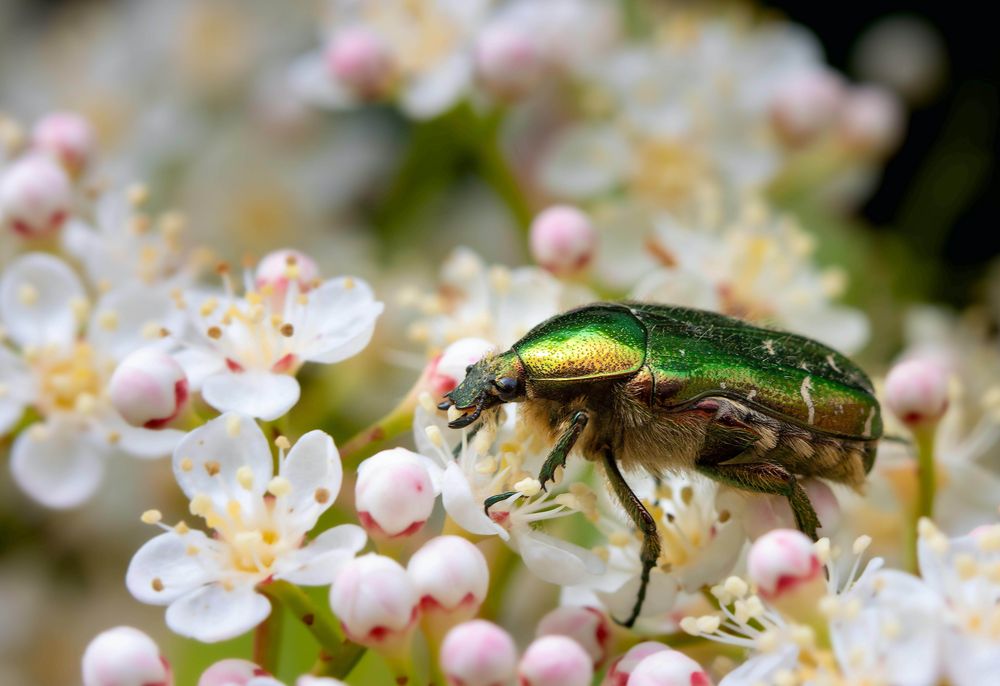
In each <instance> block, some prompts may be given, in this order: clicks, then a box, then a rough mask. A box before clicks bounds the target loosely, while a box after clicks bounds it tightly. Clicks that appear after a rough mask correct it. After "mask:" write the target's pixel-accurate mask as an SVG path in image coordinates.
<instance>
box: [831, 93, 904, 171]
mask: <svg viewBox="0 0 1000 686" xmlns="http://www.w3.org/2000/svg"><path fill="white" fill-rule="evenodd" d="M903 118H904V115H903V107H902V105H901V104H900V103H899V99H898V98H897V97H896V96H895V95H894V94H893V93H891V92H890V91H888V90H886V89H884V88H880V87H878V86H859V87H857V88H854V89H853V90H851V91H850V92H849V93H848V94H847V99H846V100H845V102H844V106H843V109H842V110H841V116H840V132H841V136H842V138H843V140H844V143H845V144H846V145H847V146H848V147H849V148H851V149H853V150H856V151H858V152H860V153H861V154H864V155H884V154H886V153H888V152H889V151H890V150H892V149H893V148H895V147H896V145H897V144H898V143H899V140H900V139H901V138H902V137H903V128H904V120H903Z"/></svg>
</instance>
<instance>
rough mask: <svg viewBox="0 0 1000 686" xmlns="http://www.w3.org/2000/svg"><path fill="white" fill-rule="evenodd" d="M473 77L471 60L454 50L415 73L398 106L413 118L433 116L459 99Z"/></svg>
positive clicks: (401, 95)
mask: <svg viewBox="0 0 1000 686" xmlns="http://www.w3.org/2000/svg"><path fill="white" fill-rule="evenodd" d="M471 78H472V63H471V60H470V58H469V56H468V55H466V54H465V53H456V54H454V55H451V56H449V57H448V58H447V59H445V60H443V61H442V62H441V63H440V64H437V65H435V66H434V67H433V68H431V69H429V70H427V71H425V72H424V73H422V74H419V75H417V76H416V78H414V79H413V81H412V82H411V83H409V84H407V86H406V88H404V89H403V92H402V93H401V94H400V107H401V108H402V109H403V111H404V112H406V113H407V114H409V115H410V116H411V117H413V118H414V119H430V118H431V117H436V116H437V115H439V114H441V113H442V112H444V111H445V110H447V109H449V108H450V107H451V106H452V105H454V104H455V103H456V102H458V101H459V99H461V97H462V95H463V93H464V91H465V90H466V88H467V87H468V85H469V81H470V80H471Z"/></svg>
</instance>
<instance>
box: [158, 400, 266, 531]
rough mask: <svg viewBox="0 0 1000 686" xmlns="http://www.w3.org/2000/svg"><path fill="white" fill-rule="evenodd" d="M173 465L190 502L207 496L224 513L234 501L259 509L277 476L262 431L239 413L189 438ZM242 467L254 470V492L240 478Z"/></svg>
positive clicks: (178, 480)
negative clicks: (239, 473) (262, 498)
mask: <svg viewBox="0 0 1000 686" xmlns="http://www.w3.org/2000/svg"><path fill="white" fill-rule="evenodd" d="M173 465H174V476H175V478H176V479H177V484H178V485H179V486H180V487H181V490H182V491H184V494H185V495H187V497H188V498H194V497H195V496H196V495H199V494H206V495H208V496H210V497H211V498H212V500H213V501H214V502H215V504H216V506H217V507H220V508H221V509H222V510H223V511H225V508H226V504H227V503H228V502H229V501H230V500H232V499H236V500H239V501H240V502H241V503H242V504H244V505H246V506H248V507H250V506H256V505H257V503H258V502H259V501H260V496H262V495H263V494H264V491H265V490H266V488H267V484H268V482H270V480H271V477H272V476H273V475H274V472H273V469H274V466H273V464H272V461H271V450H270V449H269V448H268V444H267V439H266V438H264V434H263V432H261V430H260V427H258V426H257V423H256V422H254V421H253V419H251V418H250V417H247V416H245V415H241V414H237V413H235V412H227V413H226V414H224V415H222V416H221V417H216V418H215V419H213V420H211V421H210V422H208V423H207V424H205V425H204V426H201V427H198V428H197V429H195V430H194V431H192V432H191V433H189V434H188V435H187V436H185V437H184V438H183V439H182V440H181V442H180V443H179V444H178V445H177V449H176V450H175V451H174V459H173ZM241 467H248V468H249V469H250V473H251V474H252V476H253V479H252V481H251V482H250V484H249V485H250V488H245V487H244V486H243V485H242V484H241V483H240V480H239V479H238V478H237V473H238V471H239V470H240V468H241Z"/></svg>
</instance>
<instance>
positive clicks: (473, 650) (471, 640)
mask: <svg viewBox="0 0 1000 686" xmlns="http://www.w3.org/2000/svg"><path fill="white" fill-rule="evenodd" d="M516 668H517V648H516V647H515V646H514V640H513V639H512V638H511V637H510V634H508V633H507V632H506V631H504V630H503V629H501V628H500V627H498V626H497V625H496V624H493V623H492V622H487V621H485V620H482V619H476V620H473V621H471V622H466V623H465V624H459V625H458V626H456V627H455V628H454V629H452V630H451V631H449V632H448V635H447V636H446V637H445V639H444V643H443V644H442V645H441V670H442V671H443V672H444V675H445V678H446V679H447V680H448V685H449V686H503V685H504V684H508V683H510V682H511V680H513V678H514V670H515V669H516Z"/></svg>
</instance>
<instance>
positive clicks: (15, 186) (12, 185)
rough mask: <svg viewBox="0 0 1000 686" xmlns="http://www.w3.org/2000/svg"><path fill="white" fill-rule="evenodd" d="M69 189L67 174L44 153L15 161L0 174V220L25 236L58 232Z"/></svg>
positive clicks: (67, 208) (69, 200)
mask: <svg viewBox="0 0 1000 686" xmlns="http://www.w3.org/2000/svg"><path fill="white" fill-rule="evenodd" d="M72 205H73V188H72V187H71V186H70V181H69V177H68V176H67V175H66V172H65V171H63V169H62V167H60V166H59V165H58V164H57V163H56V162H55V161H54V160H52V159H51V158H49V157H47V156H45V155H29V156H28V157H25V158H23V159H21V160H18V161H17V162H15V163H14V164H12V165H11V166H10V167H8V168H7V170H6V171H5V172H4V173H3V176H2V177H0V219H2V221H3V223H4V224H5V225H6V226H8V227H10V228H11V229H13V230H14V232H15V233H17V234H19V235H21V236H23V237H25V238H40V237H44V236H48V235H51V234H53V233H55V232H56V231H58V230H59V229H60V228H61V227H62V225H63V224H64V223H65V222H66V219H67V217H69V213H70V210H71V209H72Z"/></svg>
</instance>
